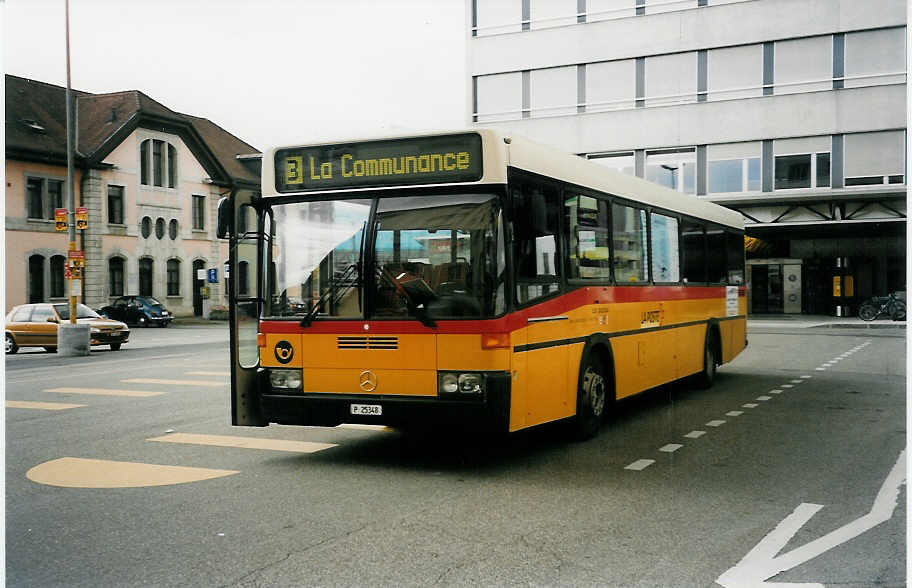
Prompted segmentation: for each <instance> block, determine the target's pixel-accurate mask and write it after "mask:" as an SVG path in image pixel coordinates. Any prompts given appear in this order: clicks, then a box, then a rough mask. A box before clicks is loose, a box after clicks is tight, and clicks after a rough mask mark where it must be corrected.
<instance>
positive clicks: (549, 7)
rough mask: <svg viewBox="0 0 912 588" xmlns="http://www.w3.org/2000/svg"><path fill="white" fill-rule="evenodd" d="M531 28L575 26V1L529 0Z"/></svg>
mask: <svg viewBox="0 0 912 588" xmlns="http://www.w3.org/2000/svg"><path fill="white" fill-rule="evenodd" d="M530 16H531V20H532V23H531V28H532V29H547V28H550V27H559V26H564V25H569V24H576V0H531V6H530Z"/></svg>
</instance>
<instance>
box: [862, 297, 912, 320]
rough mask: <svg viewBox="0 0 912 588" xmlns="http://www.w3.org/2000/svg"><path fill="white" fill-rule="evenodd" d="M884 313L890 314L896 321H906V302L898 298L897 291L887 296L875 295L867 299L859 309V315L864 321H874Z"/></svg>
mask: <svg viewBox="0 0 912 588" xmlns="http://www.w3.org/2000/svg"><path fill="white" fill-rule="evenodd" d="M882 315H886V316H889V317H890V318H891V319H893V320H894V321H904V320H906V303H905V302H903V301H902V300H901V299H900V298H898V297H897V296H896V293H895V292H890V294H889V295H887V296H879V297H878V296H875V297H874V298H871V299H869V300H866V301H865V302H864V303H862V305H861V307H859V309H858V316H859V317H861V320H863V321H873V320H874V319H876V318H878V317H880V316H882Z"/></svg>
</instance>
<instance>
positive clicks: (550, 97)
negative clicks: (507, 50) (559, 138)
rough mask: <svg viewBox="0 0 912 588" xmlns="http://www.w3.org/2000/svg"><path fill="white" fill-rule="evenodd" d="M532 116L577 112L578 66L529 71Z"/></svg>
mask: <svg viewBox="0 0 912 588" xmlns="http://www.w3.org/2000/svg"><path fill="white" fill-rule="evenodd" d="M529 80H530V88H529V89H530V92H529V94H530V107H531V109H532V116H555V115H561V114H575V113H576V97H577V96H576V85H577V84H576V66H572V67H551V68H547V69H535V70H532V71H531V72H529Z"/></svg>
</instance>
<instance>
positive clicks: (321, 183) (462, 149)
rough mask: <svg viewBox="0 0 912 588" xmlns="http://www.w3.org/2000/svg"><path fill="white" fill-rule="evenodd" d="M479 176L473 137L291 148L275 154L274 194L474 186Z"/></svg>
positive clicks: (479, 163) (478, 139) (478, 141)
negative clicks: (347, 189)
mask: <svg viewBox="0 0 912 588" xmlns="http://www.w3.org/2000/svg"><path fill="white" fill-rule="evenodd" d="M482 174H483V169H482V155H481V136H480V135H478V134H477V133H463V134H459V135H436V136H432V137H414V138H409V139H390V140H386V141H366V142H363V143H345V144H337V145H319V146H315V147H293V148H290V149H280V150H278V151H276V154H275V183H276V190H277V191H278V192H302V191H307V190H333V189H339V188H372V187H380V186H402V185H407V184H436V183H441V184H442V183H451V182H475V181H478V180H480V179H481V177H482Z"/></svg>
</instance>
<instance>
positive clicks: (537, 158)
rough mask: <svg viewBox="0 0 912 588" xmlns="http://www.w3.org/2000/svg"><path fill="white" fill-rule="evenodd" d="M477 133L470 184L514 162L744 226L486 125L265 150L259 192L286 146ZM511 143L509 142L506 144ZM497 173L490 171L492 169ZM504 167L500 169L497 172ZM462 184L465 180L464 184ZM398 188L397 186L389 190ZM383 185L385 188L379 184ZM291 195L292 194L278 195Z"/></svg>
mask: <svg viewBox="0 0 912 588" xmlns="http://www.w3.org/2000/svg"><path fill="white" fill-rule="evenodd" d="M471 132H475V133H478V134H480V135H481V137H482V151H483V153H484V177H483V178H482V179H481V180H479V181H478V182H473V183H474V184H484V183H492V182H493V183H503V182H505V181H506V176H505V173H506V166H513V167H516V168H519V169H523V170H526V171H530V172H534V173H538V174H540V175H543V176H548V177H553V178H555V179H558V180H563V181H565V182H570V183H572V184H577V185H579V186H583V187H586V188H591V189H593V190H597V191H600V192H605V193H608V194H613V195H615V196H621V197H626V198H630V199H631V200H636V201H640V202H643V203H645V204H647V205H652V206H656V207H659V208H664V209H666V210H670V211H672V212H677V213H680V214H688V215H692V216H695V217H699V218H703V219H706V220H709V221H712V222H715V223H719V224H721V225H727V226H730V227H736V228H738V229H743V228H744V218H743V217H742V216H741V214H740V213H738V212H735V211H733V210H730V209H728V208H725V207H723V206H719V205H718V204H713V203H712V202H706V201H705V200H701V199H700V198H699V197H697V196H691V195H689V194H682V193H680V192H675V191H674V190H669V189H668V188H665V187H664V186H660V185H658V184H656V183H654V182H649V181H647V180H644V179H642V178H637V177H635V176H631V175H629V174H624V173H621V172H617V171H614V170H611V169H608V168H605V167H603V166H600V165H599V164H597V163H593V162H591V161H587V160H586V159H584V158H582V157H580V156H578V155H574V154H572V153H567V152H566V151H561V150H560V149H556V148H554V147H549V146H546V145H543V144H541V143H536V142H535V141H532V140H530V139H527V138H526V137H523V136H522V135H518V134H516V133H512V132H506V131H504V130H502V129H496V128H488V127H474V128H466V129H447V130H436V131H422V132H416V133H408V134H403V133H397V134H394V135H378V136H373V137H362V138H359V139H340V140H333V141H320V142H315V143H297V144H294V145H284V146H280V147H274V148H271V149H268V150H267V151H266V152H264V154H263V158H264V165H263V185H262V192H263V195H264V196H272V195H278V194H277V193H276V191H275V178H274V168H273V166H272V164H271V162H272V161H273V159H274V157H275V152H276V151H278V150H281V149H290V148H295V147H316V146H320V145H334V144H339V143H358V142H362V141H378V140H380V141H382V140H385V139H405V138H409V137H427V136H435V135H459V134H463V133H471ZM507 141H509V142H507ZM495 169H496V170H497V172H498V173H493V172H494V170H495ZM500 170H503V171H500ZM439 185H460V184H439ZM462 185H465V184H462ZM397 188H401V186H397V187H394V188H390V189H397ZM367 189H374V190H376V189H378V188H355V189H349V190H346V191H351V192H355V191H362V190H367ZM379 189H383V188H379ZM339 191H340V189H334V190H327V191H325V192H339ZM317 193H324V191H320V192H314V191H309V192H303V193H301V194H309V195H315V194H317ZM282 195H283V196H286V195H287V196H291V195H293V194H282Z"/></svg>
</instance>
